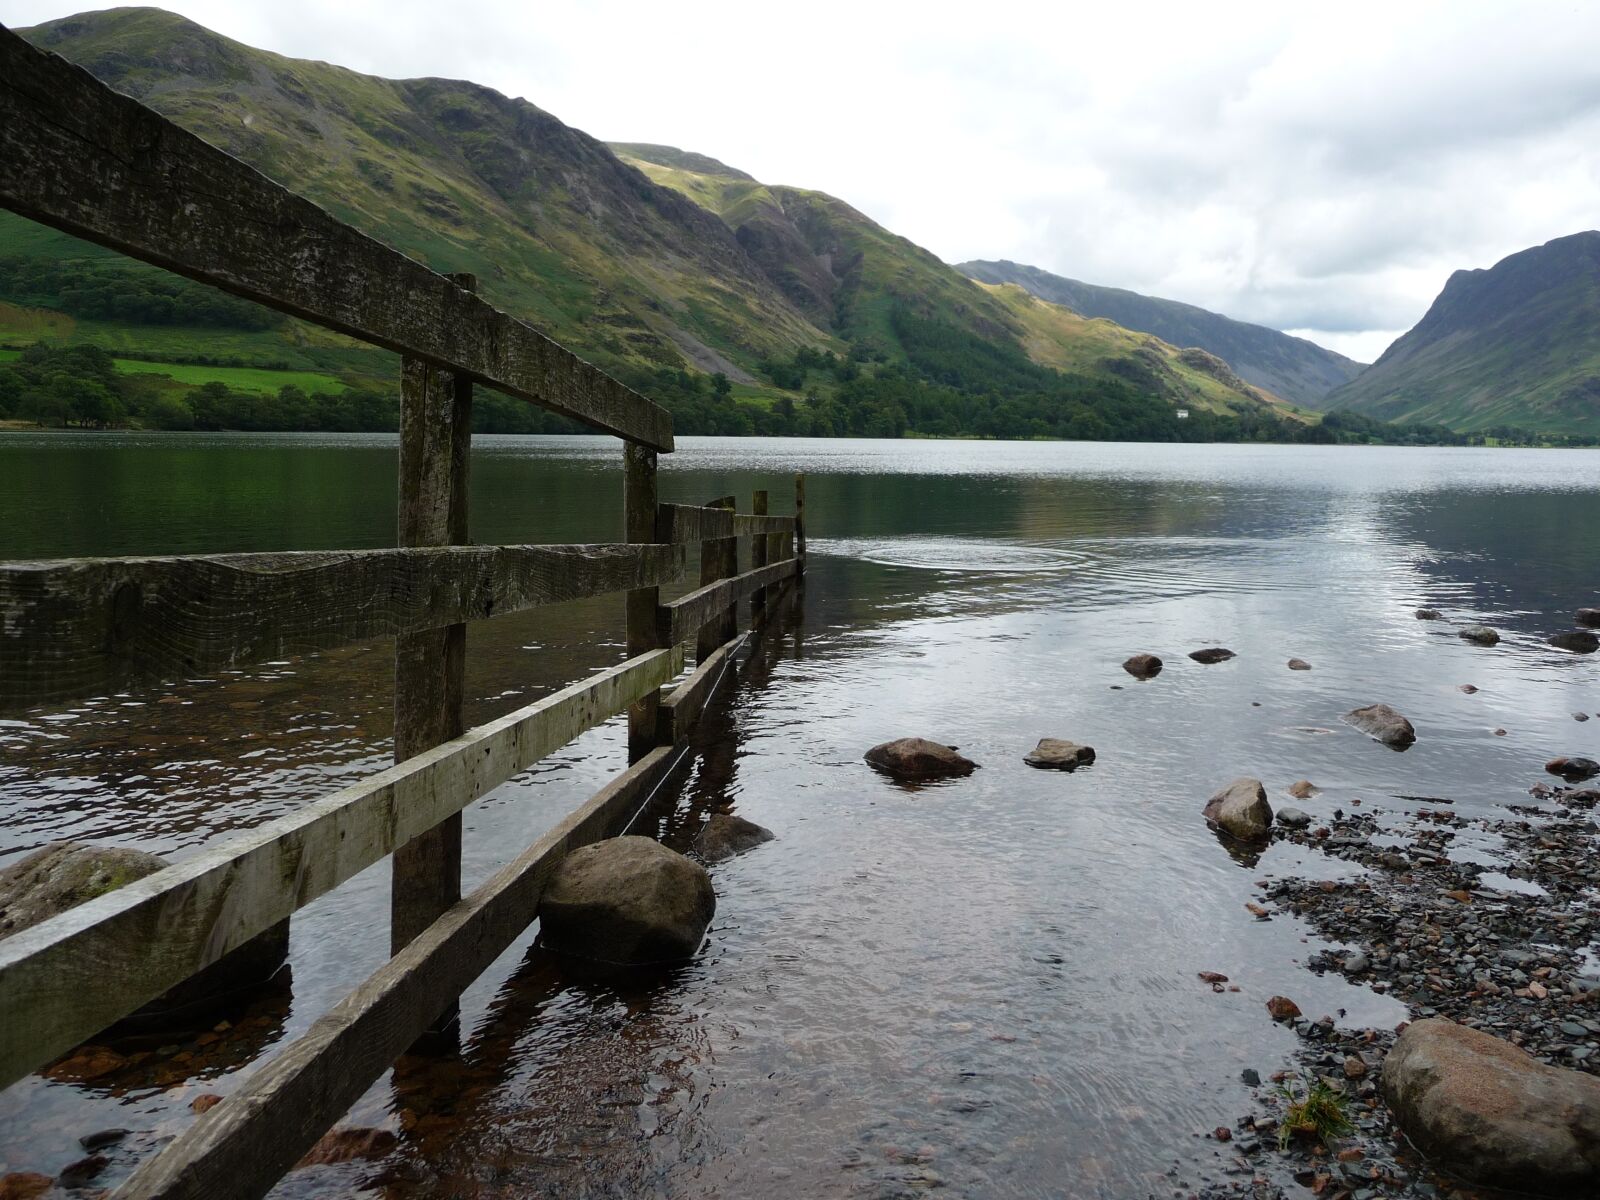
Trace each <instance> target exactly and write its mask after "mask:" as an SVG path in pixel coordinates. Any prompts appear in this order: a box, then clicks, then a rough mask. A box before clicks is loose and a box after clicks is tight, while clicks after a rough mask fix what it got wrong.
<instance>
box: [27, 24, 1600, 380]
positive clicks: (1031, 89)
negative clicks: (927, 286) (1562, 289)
mask: <svg viewBox="0 0 1600 1200" xmlns="http://www.w3.org/2000/svg"><path fill="white" fill-rule="evenodd" d="M172 7H174V8H176V9H177V10H178V11H181V12H183V13H184V14H185V15H187V16H189V17H192V18H193V19H195V20H197V21H200V22H201V23H203V24H205V25H208V26H210V27H211V28H213V29H216V30H218V31H219V32H222V33H225V34H227V35H229V36H231V37H235V38H238V39H240V40H241V41H245V42H249V43H251V44H252V45H258V46H264V47H266V48H268V49H272V50H276V51H278V52H280V53H284V54H290V55H296V56H302V57H312V58H320V59H325V60H328V61H333V62H338V63H342V64H344V65H346V66H350V67H353V68H355V69H357V70H362V71H368V72H372V73H375V74H381V75H389V76H416V75H447V76H455V77H463V78H469V79H474V80H477V81H478V82H481V83H486V84H488V85H490V86H492V87H495V88H498V89H500V90H501V91H504V92H507V93H510V94H512V95H521V96H525V97H527V98H528V99H529V100H531V101H532V102H533V103H535V104H537V105H539V106H540V107H541V108H544V109H546V110H548V111H550V112H553V113H555V114H556V115H557V116H558V117H560V118H562V119H563V120H565V121H567V122H569V123H570V124H573V125H576V126H578V127H579V128H582V129H585V130H587V131H588V132H590V133H593V134H595V135H596V136H599V137H607V138H614V139H619V140H631V141H659V142H668V143H671V144H674V145H679V146H683V147H686V148H689V149H694V150H699V151H701V152H703V153H707V154H711V155H714V156H716V157H718V158H721V159H723V160H725V161H727V162H729V163H732V164H733V165H735V166H738V167H741V168H743V169H745V170H747V171H750V172H751V173H752V174H754V175H756V176H757V177H759V178H762V179H765V180H767V181H769V182H774V183H793V184H799V185H803V186H807V187H815V188H820V189H822V190H825V191H829V192H832V193H834V194H835V195H838V196H840V197H842V198H844V199H846V200H848V201H849V202H850V203H852V204H854V205H855V206H856V207H857V208H860V209H861V210H862V211H864V212H866V213H867V214H868V215H870V216H872V217H874V218H875V219H877V220H879V221H881V222H883V223H884V224H886V225H888V226H889V227H890V228H891V229H894V230H895V231H896V232H899V233H902V234H905V235H906V236H908V237H910V238H911V239H912V240H914V241H916V242H918V243H920V244H922V245H924V246H927V247H928V248H929V249H931V250H932V251H934V253H936V254H938V255H940V256H941V257H943V258H945V259H947V260H949V261H952V262H954V261H960V260H962V259H967V258H1011V259H1016V260H1018V261H1021V262H1029V263H1034V264H1036V265H1038V266H1041V267H1044V268H1046V269H1048V270H1052V271H1057V272H1059V273H1061V274H1065V275H1070V276H1075V277H1077V278H1082V279H1087V280H1090V281H1091V282H1096V283H1106V284H1113V285H1117V286H1122V287H1131V288H1135V289H1137V290H1140V291H1146V292H1152V293H1155V294H1157V295H1166V296H1172V297H1175V298H1177V299H1182V300H1188V301H1190V302H1192V303H1196V304H1201V305H1204V306H1205V307H1208V308H1213V309H1217V310H1219V311H1222V312H1226V313H1229V314H1231V315H1234V316H1238V317H1241V318H1244V319H1246V320H1254V321H1260V322H1263V323H1265V324H1269V325H1274V326H1277V327H1279V328H1291V329H1296V330H1301V331H1307V330H1309V331H1313V332H1311V333H1309V334H1307V336H1311V337H1313V338H1315V339H1316V340H1319V341H1322V342H1323V343H1324V344H1328V345H1332V346H1334V347H1335V348H1339V349H1343V350H1345V351H1346V352H1351V351H1350V350H1349V349H1348V348H1349V347H1355V346H1361V347H1366V348H1367V349H1365V350H1363V352H1362V353H1361V354H1360V355H1358V356H1359V357H1370V355H1371V347H1373V346H1377V347H1378V348H1379V349H1381V344H1387V340H1388V339H1389V338H1390V337H1392V335H1393V332H1394V331H1395V330H1399V329H1404V328H1406V327H1408V326H1409V325H1410V324H1412V323H1414V322H1415V321H1416V320H1417V319H1418V318H1419V317H1420V316H1421V315H1422V313H1423V312H1424V311H1425V309H1426V307H1427V305H1428V303H1429V302H1430V301H1431V300H1432V298H1433V297H1434V295H1436V294H1437V292H1438V290H1439V288H1440V287H1441V286H1442V285H1443V283H1444V280H1445V279H1446V278H1447V277H1448V276H1449V274H1450V272H1451V271H1453V270H1455V269H1457V268H1460V267H1481V266H1488V265H1490V264H1491V263H1493V262H1494V261H1496V260H1497V259H1499V258H1501V257H1503V256H1504V255H1506V254H1508V253H1511V252H1513V251H1515V250H1519V249H1522V248H1524V247H1526V246H1529V245H1533V244H1536V243H1539V242H1542V241H1546V240H1548V239H1550V238H1552V237H1558V236H1562V235H1564V234H1568V233H1573V232H1576V231H1577V230H1579V229H1586V228H1593V227H1595V226H1596V225H1600V56H1597V55H1596V54H1595V48H1596V47H1597V46H1600V5H1589V4H1577V3H1572V2H1570V0H1568V2H1561V3H1558V2H1556V0H1524V2H1522V3H1518V4H1511V3H1498V2H1493V0H1450V2H1446V0H1416V2H1407V0H1388V2H1385V3H1371V2H1367V0H1348V2H1345V3H1339V4H1316V5H1312V4H1301V5H1285V4H1282V3H1281V2H1276V0H1275V2H1262V3H1232V4H1224V3H1214V4H1194V3H1192V2H1190V3H1127V4H1122V5H1116V6H1113V5H1095V6H1090V5H1082V4H1061V3H1059V2H1057V3H1033V4H1025V3H1011V2H1006V0H997V2H992V3H989V4H986V5H983V6H981V7H978V8H974V7H973V6H972V5H970V4H960V5H955V4H941V3H929V4H920V5H916V6H912V5H901V4H891V3H880V4H870V3H863V2H861V0H855V2H854V3H841V2H839V0H815V2H813V3H810V4H807V5H805V6H798V7H797V6H783V7H781V8H780V7H778V6H763V5H749V4H734V3H728V2H721V0H719V2H716V3H701V4H687V5H661V4H645V3H642V2H629V3H622V2H598V3H580V2H576V0H546V2H545V3H541V4H539V5H527V4H524V3H520V2H514V0H459V2H457V3H455V4H451V5H439V4H437V3H436V2H433V0H428V2H423V0H385V2H384V3H375V2H373V0H344V2H343V3H340V4H337V5H329V4H326V3H324V2H322V0H174V3H173V4H172ZM70 11H72V6H71V5H70V3H64V2H63V0H0V20H4V21H5V22H6V23H7V24H29V23H33V22H35V21H39V20H46V19H50V18H53V17H58V16H64V15H67V14H68V13H69V12H70ZM1380 342H1381V344H1380Z"/></svg>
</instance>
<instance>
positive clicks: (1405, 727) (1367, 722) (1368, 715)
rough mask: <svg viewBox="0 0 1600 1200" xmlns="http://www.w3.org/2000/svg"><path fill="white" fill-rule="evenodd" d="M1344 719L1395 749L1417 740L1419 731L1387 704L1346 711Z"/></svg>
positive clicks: (1400, 748)
mask: <svg viewBox="0 0 1600 1200" xmlns="http://www.w3.org/2000/svg"><path fill="white" fill-rule="evenodd" d="M1344 719H1345V720H1346V721H1349V722H1350V724H1352V725H1354V726H1355V727H1356V728H1357V729H1359V730H1361V732H1362V733H1364V734H1366V735H1367V736H1368V737H1371V738H1373V739H1375V740H1376V741H1380V742H1382V743H1383V744H1384V745H1385V746H1388V747H1390V748H1391V749H1394V750H1404V749H1405V748H1406V747H1408V746H1410V745H1411V744H1412V743H1413V742H1415V741H1416V740H1417V731H1416V730H1415V729H1414V728H1412V725H1411V722H1410V721H1408V720H1406V719H1405V718H1404V717H1403V716H1401V715H1400V714H1399V713H1398V712H1396V711H1395V710H1394V709H1392V708H1390V707H1389V706H1388V705H1387V704H1369V705H1367V706H1366V707H1365V708H1356V709H1352V710H1351V711H1349V712H1347V713H1345V715H1344Z"/></svg>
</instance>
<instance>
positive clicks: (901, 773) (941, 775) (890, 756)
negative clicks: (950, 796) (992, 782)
mask: <svg viewBox="0 0 1600 1200" xmlns="http://www.w3.org/2000/svg"><path fill="white" fill-rule="evenodd" d="M866 759H867V762H868V763H870V764H871V765H872V766H874V767H876V768H877V769H878V770H880V771H882V772H883V773H884V774H886V775H892V776H894V778H896V779H900V780H905V781H908V782H919V781H923V780H929V779H951V778H955V777H958V776H962V775H970V774H972V772H974V771H975V770H977V769H978V764H977V763H975V762H973V761H972V760H971V759H970V758H965V757H963V756H962V755H960V754H957V753H956V748H955V747H954V746H946V745H944V744H943V743H942V742H930V741H929V740H928V739H927V738H920V737H907V738H899V739H897V740H895V741H892V742H882V743H880V744H879V745H876V746H874V747H873V748H872V749H871V750H868V751H867V754H866Z"/></svg>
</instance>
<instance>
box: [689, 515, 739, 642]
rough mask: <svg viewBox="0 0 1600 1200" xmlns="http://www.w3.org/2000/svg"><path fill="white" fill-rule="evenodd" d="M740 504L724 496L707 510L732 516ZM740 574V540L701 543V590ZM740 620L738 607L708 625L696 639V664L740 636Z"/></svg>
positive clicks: (715, 539)
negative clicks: (734, 637) (732, 638)
mask: <svg viewBox="0 0 1600 1200" xmlns="http://www.w3.org/2000/svg"><path fill="white" fill-rule="evenodd" d="M737 503H738V501H736V500H735V499H734V498H733V497H732V496H723V497H721V498H720V499H717V500H713V501H711V502H710V503H709V504H707V505H706V507H707V508H725V509H728V510H729V511H730V512H731V511H732V510H733V508H734V507H735V505H736V504H737ZM738 573H739V539H738V538H737V537H721V538H706V539H704V540H703V541H701V543H700V586H701V587H704V586H705V585H706V584H708V583H716V582H717V580H719V579H728V578H730V577H732V576H734V575H737V574H738ZM738 623H739V617H738V614H737V612H735V606H734V605H729V606H728V609H727V611H725V612H724V613H722V614H721V615H720V616H718V617H716V618H715V619H714V620H711V621H708V622H707V623H706V624H705V625H704V626H702V627H701V629H700V635H699V637H698V638H696V639H695V647H694V653H695V661H696V662H705V660H706V659H707V658H708V657H709V656H710V655H711V654H712V653H713V652H715V650H716V649H717V647H718V646H720V645H722V644H723V643H724V642H726V641H727V640H728V639H729V638H731V637H733V635H734V634H735V633H737V632H738V627H739V625H738Z"/></svg>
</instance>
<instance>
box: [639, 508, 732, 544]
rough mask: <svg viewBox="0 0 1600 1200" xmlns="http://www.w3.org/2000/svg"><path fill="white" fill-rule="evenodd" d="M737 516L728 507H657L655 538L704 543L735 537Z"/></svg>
mask: <svg viewBox="0 0 1600 1200" xmlns="http://www.w3.org/2000/svg"><path fill="white" fill-rule="evenodd" d="M733 522H734V515H733V513H732V512H730V511H729V510H728V509H726V508H697V507H696V506H694V505H692V504H660V505H657V506H656V541H658V542H701V541H705V540H706V539H708V538H721V537H732V536H733Z"/></svg>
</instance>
